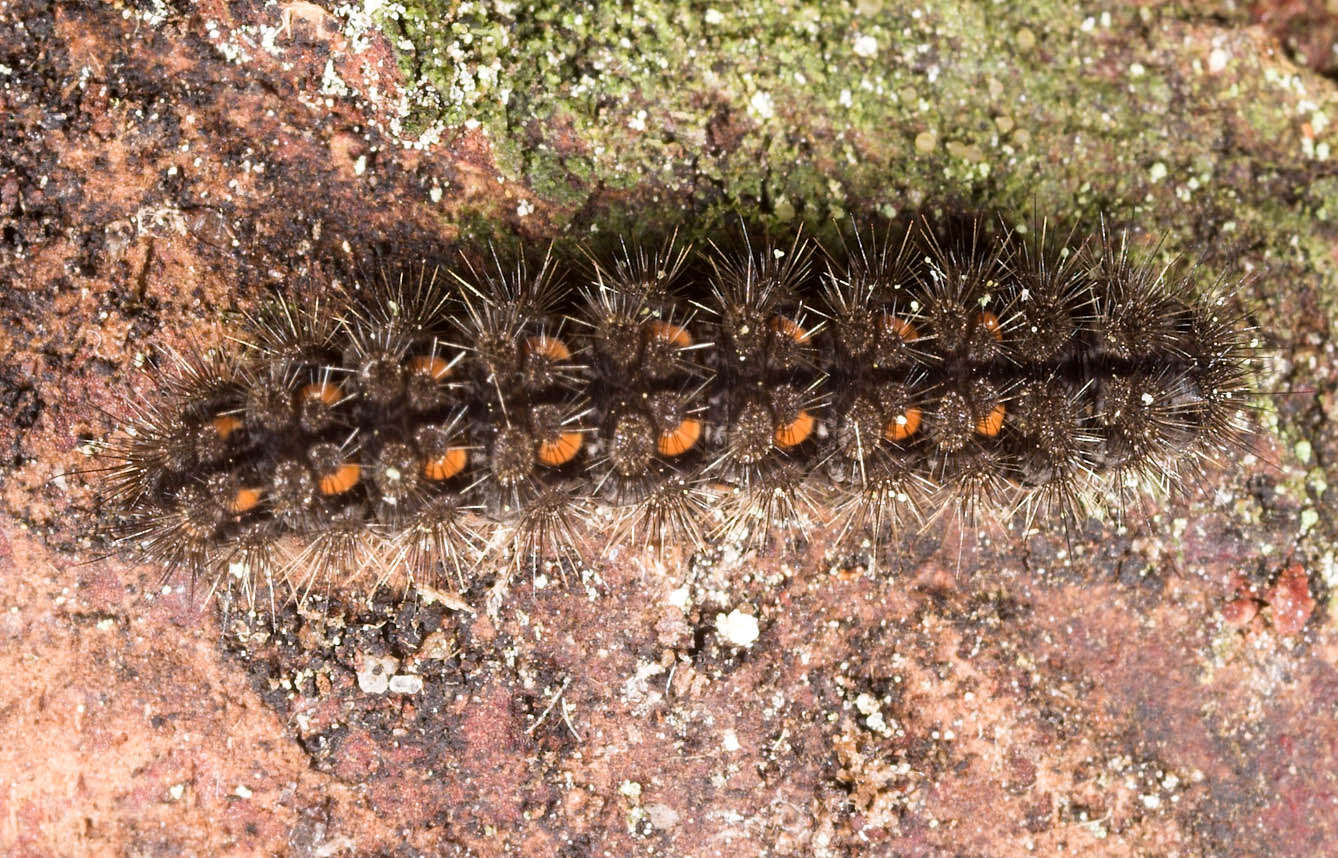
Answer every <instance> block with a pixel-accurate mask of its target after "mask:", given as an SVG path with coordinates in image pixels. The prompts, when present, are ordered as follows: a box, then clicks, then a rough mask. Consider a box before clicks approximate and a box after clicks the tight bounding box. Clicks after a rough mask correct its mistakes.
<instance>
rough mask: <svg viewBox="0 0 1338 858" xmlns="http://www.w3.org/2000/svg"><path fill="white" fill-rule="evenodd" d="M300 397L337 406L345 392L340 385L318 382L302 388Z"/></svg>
mask: <svg viewBox="0 0 1338 858" xmlns="http://www.w3.org/2000/svg"><path fill="white" fill-rule="evenodd" d="M299 395H300V396H301V397H302V398H303V399H319V400H320V401H321V402H324V403H325V404H326V405H337V404H338V403H339V400H340V399H343V398H344V392H343V391H342V390H340V389H339V385H337V384H334V383H333V382H329V381H318V382H316V383H315V384H308V385H307V386H306V387H304V388H302V392H301V393H300V394H299ZM355 482H356V481H355Z"/></svg>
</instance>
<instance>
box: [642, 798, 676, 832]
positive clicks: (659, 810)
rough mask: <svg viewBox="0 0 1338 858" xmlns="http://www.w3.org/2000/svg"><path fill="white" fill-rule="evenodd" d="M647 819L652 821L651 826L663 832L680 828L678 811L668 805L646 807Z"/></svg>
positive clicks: (649, 805)
mask: <svg viewBox="0 0 1338 858" xmlns="http://www.w3.org/2000/svg"><path fill="white" fill-rule="evenodd" d="M646 818H647V819H649V820H650V824H651V825H653V826H655V827H656V828H658V829H660V830H661V831H668V830H669V829H671V828H677V827H678V811H676V810H674V809H673V808H672V807H670V806H669V805H667V804H658V803H657V804H648V805H646Z"/></svg>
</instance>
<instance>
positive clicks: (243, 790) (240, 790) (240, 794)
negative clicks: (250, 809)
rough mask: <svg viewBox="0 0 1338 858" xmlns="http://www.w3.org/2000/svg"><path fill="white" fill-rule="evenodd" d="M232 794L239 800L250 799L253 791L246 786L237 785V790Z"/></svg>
mask: <svg viewBox="0 0 1338 858" xmlns="http://www.w3.org/2000/svg"><path fill="white" fill-rule="evenodd" d="M232 794H233V795H235V796H237V798H250V797H251V790H250V789H248V788H247V786H246V784H237V788H236V789H235V790H233V791H232Z"/></svg>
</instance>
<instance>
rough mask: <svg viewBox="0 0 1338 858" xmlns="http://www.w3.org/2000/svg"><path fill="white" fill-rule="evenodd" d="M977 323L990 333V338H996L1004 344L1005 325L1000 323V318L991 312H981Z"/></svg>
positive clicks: (977, 317)
mask: <svg viewBox="0 0 1338 858" xmlns="http://www.w3.org/2000/svg"><path fill="white" fill-rule="evenodd" d="M976 321H978V322H980V324H981V326H983V327H984V328H985V330H987V331H989V332H990V336H992V337H994V339H995V340H997V341H998V342H1003V325H1001V324H1000V323H999V317H998V316H996V315H994V314H993V313H991V312H990V311H989V310H981V311H980V313H979V314H978V315H977V316H976Z"/></svg>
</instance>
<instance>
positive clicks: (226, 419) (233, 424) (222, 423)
mask: <svg viewBox="0 0 1338 858" xmlns="http://www.w3.org/2000/svg"><path fill="white" fill-rule="evenodd" d="M212 425H213V427H214V431H215V432H217V433H218V437H220V438H222V439H223V440H224V441H226V440H228V436H229V435H231V434H232V433H233V432H236V431H237V430H238V429H240V428H242V421H240V420H238V419H237V418H236V417H233V416H231V415H228V414H220V415H218V416H217V417H215V418H214V419H213V421H212Z"/></svg>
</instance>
